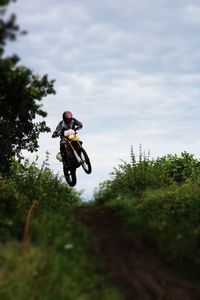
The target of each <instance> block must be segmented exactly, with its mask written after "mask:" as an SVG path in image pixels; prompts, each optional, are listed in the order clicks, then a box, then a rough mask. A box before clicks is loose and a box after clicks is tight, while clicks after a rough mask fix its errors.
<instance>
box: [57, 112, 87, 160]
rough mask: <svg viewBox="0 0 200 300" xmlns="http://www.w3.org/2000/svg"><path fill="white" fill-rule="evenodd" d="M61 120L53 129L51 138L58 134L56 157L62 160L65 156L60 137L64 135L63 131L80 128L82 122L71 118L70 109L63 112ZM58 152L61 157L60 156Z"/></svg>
mask: <svg viewBox="0 0 200 300" xmlns="http://www.w3.org/2000/svg"><path fill="white" fill-rule="evenodd" d="M62 117H63V120H62V121H60V122H59V123H58V125H57V127H56V129H55V131H54V132H53V134H52V138H55V137H58V136H60V138H61V140H60V153H58V154H57V155H56V158H57V159H58V160H59V161H64V159H63V158H64V156H65V148H64V143H63V142H62V138H63V136H64V131H65V130H68V129H73V130H75V131H77V130H79V129H81V128H82V127H83V124H82V123H81V122H79V121H78V120H77V119H75V118H73V115H72V113H71V112H70V111H65V112H64V113H63V116H62ZM60 154H61V156H62V158H61V157H60Z"/></svg>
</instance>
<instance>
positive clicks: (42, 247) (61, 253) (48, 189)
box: [0, 160, 122, 300]
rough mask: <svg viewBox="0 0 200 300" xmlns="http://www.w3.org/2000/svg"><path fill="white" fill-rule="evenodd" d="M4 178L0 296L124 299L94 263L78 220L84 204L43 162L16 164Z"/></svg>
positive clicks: (0, 211)
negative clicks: (76, 213) (76, 212)
mask: <svg viewBox="0 0 200 300" xmlns="http://www.w3.org/2000/svg"><path fill="white" fill-rule="evenodd" d="M11 169H12V176H11V177H10V178H3V177H1V178H0V219H1V223H0V234H1V244H0V279H1V280H0V298H1V299H3V300H6V299H8V300H9V299H12V298H13V295H14V298H15V299H16V300H25V299H30V300H34V299H39V300H40V299H42V300H51V299H52V300H54V299H56V298H58V299H60V300H62V299H63V300H64V299H69V300H75V299H81V300H88V299H91V300H92V299H107V300H112V299H113V300H120V299H122V298H121V296H120V295H119V294H118V292H117V291H116V290H115V289H114V288H113V287H112V285H111V284H109V283H108V282H107V278H105V276H104V275H103V270H102V269H101V268H100V267H98V266H97V265H96V263H95V262H92V263H91V261H92V259H91V258H90V247H89V243H88V237H87V233H86V232H85V230H84V229H83V228H82V227H81V226H80V225H79V224H77V222H76V221H75V220H74V217H73V215H74V213H73V212H74V208H75V207H76V205H79V203H80V202H81V199H80V195H79V193H78V192H76V191H75V190H74V189H72V188H70V187H69V186H67V185H66V184H65V183H63V182H62V180H61V178H59V177H58V176H55V175H54V174H53V173H52V172H51V170H50V169H49V168H48V164H47V162H44V164H43V166H42V167H41V168H38V167H37V164H36V162H34V163H31V164H30V163H29V162H28V161H27V160H26V161H25V162H24V164H21V163H18V162H16V161H14V162H13V164H12V168H11Z"/></svg>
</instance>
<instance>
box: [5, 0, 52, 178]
mask: <svg viewBox="0 0 200 300" xmlns="http://www.w3.org/2000/svg"><path fill="white" fill-rule="evenodd" d="M9 2H10V1H8V0H4V1H1V2H0V17H1V18H0V144H1V147H0V160H1V164H0V171H1V172H8V171H9V167H10V159H11V158H12V157H13V156H14V155H15V154H17V153H20V151H21V150H23V149H26V150H28V151H31V152H33V151H35V150H37V149H38V138H39V134H40V133H42V132H49V131H50V128H49V127H48V126H47V125H46V122H45V121H44V120H43V118H45V117H46V116H47V113H46V112H45V111H43V110H42V104H41V101H42V99H43V98H44V97H46V96H47V95H49V94H55V90H54V88H53V85H54V81H53V80H51V81H49V80H48V76H47V75H44V76H42V77H41V76H39V75H37V74H33V73H32V71H31V70H30V69H29V68H27V67H25V66H22V65H20V64H19V62H20V59H19V57H18V56H17V55H16V54H13V55H12V56H9V57H5V55H4V48H5V45H6V42H7V41H8V40H15V39H16V36H17V35H18V34H19V33H21V32H19V26H18V25H17V24H16V17H15V16H14V15H12V16H10V17H9V18H8V20H7V19H6V18H5V17H3V15H4V13H5V11H6V5H8V4H9ZM36 117H38V119H37V122H36V121H35V119H36Z"/></svg>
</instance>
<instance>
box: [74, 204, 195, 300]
mask: <svg viewBox="0 0 200 300" xmlns="http://www.w3.org/2000/svg"><path fill="white" fill-rule="evenodd" d="M77 218H78V219H79V221H80V222H81V223H82V224H83V225H84V226H86V227H87V228H88V230H89V232H90V233H91V239H92V244H93V247H94V254H95V255H96V256H97V259H98V261H100V262H101V263H103V264H104V266H105V269H106V271H107V273H108V276H109V277H110V278H111V279H112V280H113V281H114V282H115V283H116V285H117V286H118V287H119V288H120V289H121V291H122V292H123V294H124V295H125V298H126V299H128V300H129V299H130V300H198V299H200V296H197V295H196V293H195V291H194V289H193V288H192V287H191V286H190V285H189V284H188V283H186V282H185V281H184V280H183V279H180V278H177V276H176V274H175V273H174V272H173V271H171V270H170V269H169V268H168V267H166V266H165V265H164V264H163V263H162V262H160V261H159V260H158V258H157V257H156V256H155V255H153V254H152V253H151V254H150V253H149V251H148V249H147V248H145V247H144V246H143V245H141V244H139V243H138V241H137V239H136V238H135V237H134V235H133V234H130V233H124V232H122V230H121V229H120V226H119V222H118V220H117V219H116V217H115V216H114V215H113V214H111V213H110V212H108V211H106V210H105V209H104V208H101V207H91V208H79V209H78V210H77Z"/></svg>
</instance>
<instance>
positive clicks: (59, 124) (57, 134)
mask: <svg viewBox="0 0 200 300" xmlns="http://www.w3.org/2000/svg"><path fill="white" fill-rule="evenodd" d="M62 123H63V122H62V121H60V122H59V123H58V125H57V127H56V129H55V130H54V132H53V134H52V137H56V136H59V135H60V131H61V129H62V128H63V126H62Z"/></svg>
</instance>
